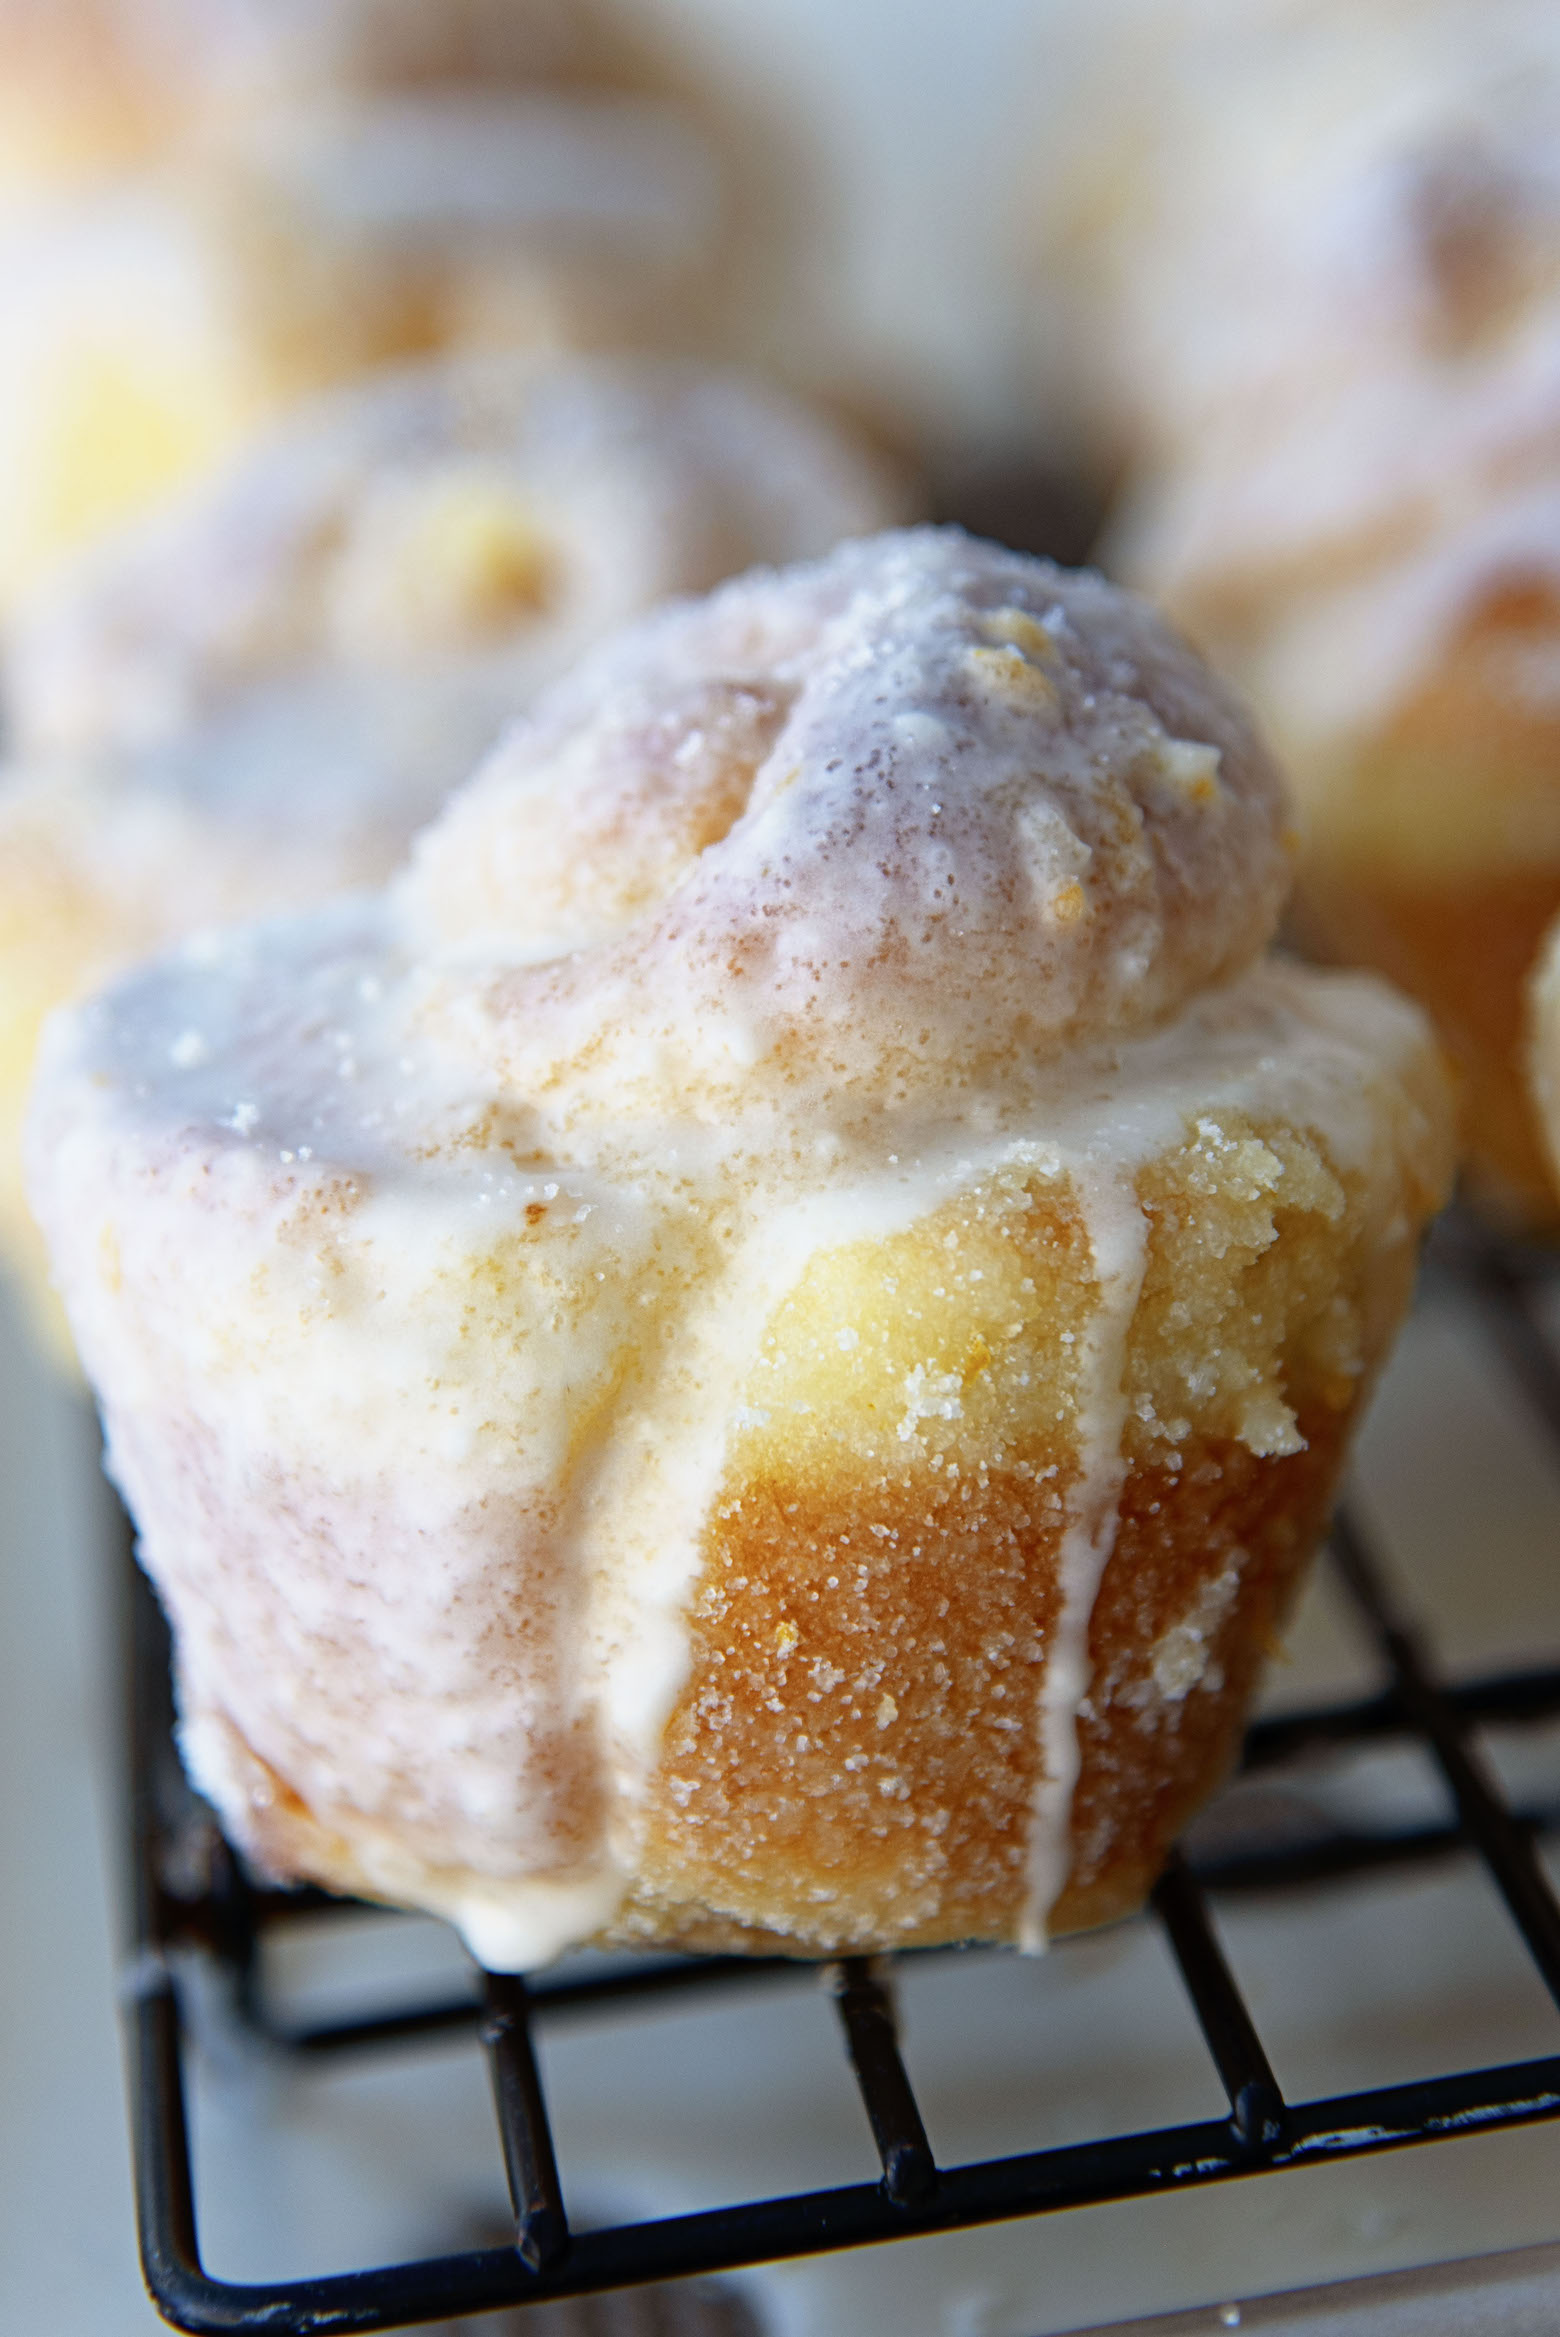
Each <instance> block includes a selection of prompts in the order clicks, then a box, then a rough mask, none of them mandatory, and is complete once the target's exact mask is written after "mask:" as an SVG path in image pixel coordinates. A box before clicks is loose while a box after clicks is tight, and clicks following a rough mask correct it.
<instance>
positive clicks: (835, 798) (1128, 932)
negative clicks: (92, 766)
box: [400, 529, 1287, 1120]
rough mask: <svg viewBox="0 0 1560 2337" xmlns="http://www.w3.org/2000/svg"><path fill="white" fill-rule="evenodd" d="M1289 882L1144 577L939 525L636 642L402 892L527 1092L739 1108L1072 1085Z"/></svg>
mask: <svg viewBox="0 0 1560 2337" xmlns="http://www.w3.org/2000/svg"><path fill="white" fill-rule="evenodd" d="M1286 881H1287V863H1286V850H1285V834H1284V804H1283V795H1282V790H1281V786H1280V783H1279V780H1278V777H1277V774H1276V772H1275V770H1274V768H1273V766H1272V764H1271V762H1270V761H1269V759H1268V758H1267V756H1266V754H1265V753H1264V751H1263V750H1262V748H1261V746H1260V745H1259V743H1258V742H1257V740H1256V738H1255V737H1254V735H1253V732H1252V730H1251V728H1250V725H1249V724H1248V722H1247V720H1246V718H1245V717H1244V715H1243V714H1242V712H1241V711H1240V709H1239V707H1238V706H1237V705H1236V704H1235V703H1234V702H1233V701H1232V699H1231V698H1230V696H1229V695H1228V694H1227V693H1226V691H1225V690H1224V689H1223V688H1222V687H1221V686H1220V685H1219V684H1218V683H1217V682H1216V681H1215V680H1214V679H1213V677H1212V676H1211V675H1210V674H1209V673H1208V671H1207V670H1206V668H1205V667H1204V666H1203V665H1202V664H1201V662H1200V661H1199V660H1198V659H1197V658H1196V657H1195V656H1194V655H1193V654H1192V652H1191V651H1189V650H1188V649H1186V648H1185V647H1184V646H1183V645H1182V644H1181V643H1180V642H1179V641H1178V640H1177V639H1176V637H1175V636H1174V635H1173V634H1172V633H1170V632H1169V631H1168V629H1167V628H1166V627H1165V626H1164V625H1163V624H1162V623H1161V622H1160V621H1159V620H1158V619H1157V618H1156V617H1155V616H1154V615H1153V613H1152V612H1151V611H1150V610H1149V609H1148V608H1147V607H1146V606H1145V605H1144V604H1143V603H1141V602H1139V601H1137V600H1134V599H1132V598H1130V597H1129V596H1128V595H1126V594H1123V593H1121V592H1119V591H1117V590H1115V589H1113V588H1112V587H1110V586H1108V585H1106V584H1104V583H1102V582H1101V581H1100V580H1099V579H1098V578H1096V577H1093V576H1088V575H1082V576H1078V575H1069V574H1064V573H1063V572H1062V571H1060V570H1058V569H1056V568H1054V567H1052V566H1051V565H1050V564H1049V563H1046V562H1043V561H1037V560H1033V559H1030V558H1027V557H1024V556H1022V555H1020V554H1017V553H1011V552H1007V551H1003V550H1000V549H998V548H997V547H996V546H994V545H989V544H982V543H977V542H973V541H971V540H970V539H969V538H967V537H965V536H963V535H962V534H960V533H959V532H958V531H956V530H931V529H924V530H915V531H910V532H906V533H902V534H890V535H886V536H881V537H877V538H874V539H871V540H868V541H865V542H861V543H857V544H849V545H846V546H844V547H842V548H841V549H840V550H838V551H837V552H835V553H834V554H833V555H831V556H830V557H829V558H828V559H826V560H824V561H821V562H819V563H816V564H814V565H810V566H806V567H800V568H795V569H792V570H790V571H788V572H784V573H772V572H765V571H760V572H756V573H754V574H753V575H751V576H747V577H743V578H740V579H739V580H737V581H736V582H735V583H734V584H731V585H728V586H726V587H725V588H724V589H723V590H721V591H720V592H718V593H716V594H715V595H713V596H712V597H711V598H710V599H709V600H708V601H705V602H701V603H699V604H696V605H687V606H678V607H674V608H672V609H670V610H667V611H664V612H661V613H660V614H659V615H657V616H654V617H652V618H650V619H648V620H646V621H645V622H643V623H642V624H640V625H639V626H637V627H635V628H633V629H632V630H630V631H629V632H627V633H625V634H622V635H619V636H618V637H617V639H616V640H615V641H613V642H612V643H610V644H608V645H606V646H604V647H603V649H602V650H601V651H600V652H599V653H598V654H596V655H595V656H593V657H589V658H587V659H586V661H585V662H584V663H583V664H582V665H581V666H580V667H579V668H577V669H576V671H575V672H574V674H572V675H571V676H570V677H569V679H568V680H567V681H565V682H564V683H562V684H561V685H559V687H558V688H557V689H556V690H555V691H554V692H553V693H552V694H551V695H550V696H549V698H547V699H546V700H545V701H543V703H542V704H541V705H540V706H539V707H538V709H537V710H536V713H535V715H534V717H533V719H532V720H530V721H529V722H527V723H525V724H522V725H521V726H520V727H519V728H518V729H517V730H516V731H515V732H514V733H513V734H512V735H511V737H510V738H509V739H508V740H507V741H506V742H505V743H504V744H502V745H501V746H500V747H499V749H498V750H497V751H496V752H495V754H494V755H493V757H492V758H491V759H490V761H489V763H488V765H487V767H486V768H485V770H484V771H483V772H482V773H481V774H480V775H479V776H478V777H477V779H476V780H475V781H473V783H472V784H471V785H470V786H469V787H468V788H467V789H465V790H463V792H462V794H461V795H460V796H459V797H458V798H457V799H456V800H455V801H454V802H453V803H452V804H451V805H450V807H449V809H448V810H447V811H446V813H445V814H444V816H443V817H442V818H441V819H440V820H439V821H438V822H437V823H436V824H435V825H434V826H433V827H432V828H431V829H430V830H428V831H427V832H426V833H425V835H424V837H423V838H422V839H421V841H420V844H419V846H418V848H417V850H416V854H415V858H414V862H413V866H412V869H411V871H410V872H409V874H408V876H407V877H406V878H405V879H404V880H403V882H402V885H401V888H400V905H401V910H402V914H403V915H404V916H405V917H406V918H407V919H408V920H409V923H410V927H411V934H412V938H413V941H414V946H418V947H421V948H422V949H424V950H426V951H429V952H431V953H432V959H433V964H432V967H431V969H430V974H429V983H428V993H427V998H426V1001H425V1006H424V1013H425V1015H426V1016H427V1017H428V1018H429V1020H430V1021H431V1022H432V1023H433V1024H434V1025H435V1026H438V1027H440V1028H442V1029H443V1030H444V1031H445V1032H446V1033H447V1034H453V1035H454V1036H455V1037H456V1038H457V1041H458V1043H459V1045H460V1046H461V1047H462V1048H464V1049H468V1050H471V1051H474V1052H475V1054H476V1055H477V1056H478V1057H479V1058H480V1059H481V1060H482V1061H483V1063H484V1064H485V1066H486V1067H487V1069H488V1071H489V1072H490V1073H491V1074H492V1075H494V1076H496V1078H497V1079H498V1080H499V1082H500V1083H501V1084H503V1085H505V1086H509V1087H511V1088H513V1089H518V1090H520V1091H521V1092H523V1093H525V1094H528V1095H530V1096H532V1097H534V1098H536V1099H537V1100H538V1101H541V1100H542V1099H544V1098H545V1099H546V1103H547V1106H548V1108H549V1109H550V1110H552V1111H554V1112H557V1113H560V1114H561V1116H562V1117H563V1118H564V1119H565V1120H566V1119H568V1118H569V1117H572V1116H573V1115H574V1114H575V1113H577V1112H583V1113H585V1114H587V1115H588V1116H591V1117H596V1116H599V1115H601V1114H609V1115H610V1114H613V1113H621V1114H623V1115H625V1116H626V1117H629V1118H634V1117H638V1116H640V1115H641V1114H648V1115H650V1116H660V1115H661V1114H663V1113H665V1112H667V1111H669V1110H671V1111H674V1112H675V1111H677V1110H679V1109H680V1110H682V1111H683V1112H685V1113H686V1112H692V1114H693V1116H695V1117H720V1116H721V1115H723V1114H724V1113H725V1112H726V1111H728V1110H729V1109H730V1106H731V1103H732V1100H733V1099H734V1098H735V1097H737V1096H740V1097H741V1099H742V1100H743V1102H744V1103H745V1104H748V1103H753V1102H755V1101H763V1102H768V1103H770V1104H772V1105H774V1106H776V1107H778V1108H781V1109H785V1108H787V1106H788V1105H793V1104H795V1103H798V1102H801V1101H803V1100H804V1098H803V1096H800V1095H798V1094H797V1092H796V1091H797V1090H798V1088H800V1089H802V1090H803V1091H804V1094H805V1096H808V1097H810V1096H813V1095H815V1094H816V1093H817V1091H818V1089H819V1087H820V1085H821V1086H822V1087H823V1088H824V1089H825V1090H827V1091H828V1092H829V1093H830V1094H831V1095H832V1096H833V1097H834V1098H835V1099H836V1100H839V1099H841V1098H844V1097H846V1096H849V1095H852V1094H854V1095H857V1096H859V1097H860V1099H861V1100H862V1101H863V1102H864V1103H870V1104H872V1105H878V1104H881V1103H884V1102H889V1103H892V1102H896V1101H900V1100H905V1099H907V1098H909V1097H910V1096H912V1095H924V1094H925V1093H926V1091H927V1090H928V1089H929V1088H936V1089H942V1090H953V1089H957V1088H972V1087H976V1086H978V1087H979V1088H980V1089H981V1090H983V1091H984V1092H987V1093H990V1092H992V1091H993V1090H995V1091H997V1092H1001V1091H1002V1090H1003V1089H1012V1088H1014V1087H1017V1088H1018V1089H1020V1090H1021V1089H1022V1088H1023V1087H1024V1086H1025V1084H1026V1075H1027V1074H1028V1073H1029V1072H1030V1071H1031V1069H1033V1068H1036V1067H1038V1066H1039V1065H1040V1064H1041V1063H1047V1064H1049V1065H1050V1066H1051V1067H1052V1076H1053V1077H1054V1064H1055V1058H1056V1057H1057V1056H1058V1055H1059V1054H1060V1053H1062V1052H1063V1051H1064V1050H1065V1049H1067V1048H1068V1047H1069V1046H1071V1045H1074V1044H1087V1043H1092V1042H1097V1041H1101V1040H1104V1041H1110V1040H1113V1039H1114V1038H1116V1037H1118V1036H1119V1037H1125V1036H1127V1035H1128V1034H1131V1033H1134V1032H1138V1031H1143V1030H1146V1029H1148V1028H1151V1027H1152V1026H1154V1025H1155V1024H1158V1023H1160V1022H1163V1021H1166V1020H1168V1019H1169V1018H1170V1017H1172V1016H1174V1015H1175V1014H1176V1013H1177V1012H1178V1011H1179V1010H1180V1009H1181V1008H1182V1007H1184V1006H1185V1005H1186V1004H1187V1003H1189V1001H1190V1000H1191V999H1192V998H1193V997H1194V996H1195V995H1196V994H1197V993H1198V992H1199V991H1200V990H1202V989H1203V988H1205V987H1206V986H1208V985H1210V984H1212V983H1216V982H1219V981H1222V980H1224V979H1226V978H1228V977H1229V976H1232V975H1233V974H1235V973H1236V972H1238V971H1239V970H1240V969H1241V968H1242V967H1243V966H1245V965H1246V964H1247V963H1248V962H1249V961H1250V960H1252V959H1253V958H1254V957H1255V956H1256V955H1257V953H1258V952H1259V951H1260V950H1261V949H1262V947H1263V945H1264V944H1265V942H1266V941H1267V940H1268V939H1269V937H1270V935H1271V933H1272V930H1273V926H1274V923H1275V920H1276V917H1277V914H1278V909H1279V906H1280V903H1281V901H1282V898H1283V894H1284V891H1285V887H1286ZM495 961H497V962H495Z"/></svg>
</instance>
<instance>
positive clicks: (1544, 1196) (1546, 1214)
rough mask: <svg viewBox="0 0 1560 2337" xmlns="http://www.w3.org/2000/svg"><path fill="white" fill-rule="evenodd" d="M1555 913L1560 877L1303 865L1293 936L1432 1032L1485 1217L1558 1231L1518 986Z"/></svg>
mask: <svg viewBox="0 0 1560 2337" xmlns="http://www.w3.org/2000/svg"><path fill="white" fill-rule="evenodd" d="M1557 913H1560V867H1553V868H1546V867H1540V868H1531V869H1514V870H1511V871H1508V872H1505V873H1500V874H1496V875H1492V876H1490V877H1487V878H1485V879H1483V880H1482V881H1481V880H1479V879H1476V878H1474V877H1472V876H1467V875H1464V876H1458V875H1455V874H1452V875H1448V876H1446V877H1443V878H1437V877H1434V876H1426V877H1423V878H1418V879H1416V878H1414V877H1411V876H1400V875H1396V874H1395V873H1394V872H1392V871H1391V870H1389V869H1386V868H1381V869H1374V870H1369V869H1365V868H1352V867H1351V868H1348V869H1343V868H1337V867H1331V866H1324V865H1321V864H1316V865H1313V867H1312V868H1311V870H1310V871H1309V874H1308V877H1307V881H1306V883H1305V886H1304V888H1303V890H1302V892H1301V894H1300V896H1299V899H1298V902H1297V905H1296V911H1295V927H1296V932H1297V935H1298V936H1299V938H1300V939H1301V940H1302V941H1303V942H1305V944H1306V945H1307V946H1308V947H1309V948H1311V949H1313V950H1314V951H1315V952H1316V954H1317V955H1319V956H1325V957H1328V958H1332V959H1334V960H1337V961H1339V962H1347V963H1351V964H1355V965H1369V966H1373V967H1374V968H1376V970H1377V971H1378V972H1380V973H1383V974H1385V975H1386V976H1387V977H1388V978H1389V979H1390V980H1391V981H1394V982H1397V983H1400V984H1401V985H1402V987H1403V988H1404V989H1405V990H1407V991H1409V992H1410V993H1411V994H1412V995H1413V996H1414V997H1416V998H1417V999H1418V1000H1419V1001H1420V1003H1421V1005H1422V1006H1423V1007H1424V1008H1425V1010H1426V1012H1427V1013H1429V1014H1430V1015H1431V1016H1432V1018H1433V1019H1434V1021H1435V1024H1436V1027H1437V1029H1438V1031H1439V1033H1440V1036H1441V1039H1442V1042H1443V1044H1444V1045H1445V1047H1446V1050H1447V1053H1448V1054H1449V1055H1450V1057H1451V1059H1452V1062H1453V1064H1454V1065H1455V1066H1456V1070H1457V1073H1458V1078H1459V1084H1460V1088H1461V1107H1462V1108H1461V1119H1462V1130H1463V1138H1464V1145H1465V1166H1464V1176H1465V1180H1466V1183H1467V1185H1468V1188H1469V1190H1470V1191H1471V1193H1472V1194H1473V1196H1474V1198H1475V1199H1476V1200H1477V1201H1478V1202H1479V1203H1480V1205H1481V1206H1482V1207H1483V1208H1485V1209H1486V1210H1487V1211H1488V1212H1489V1213H1490V1214H1491V1215H1492V1216H1494V1217H1496V1218H1497V1219H1503V1220H1506V1221H1508V1222H1510V1223H1512V1224H1515V1225H1518V1226H1521V1227H1524V1228H1525V1229H1527V1230H1529V1231H1532V1232H1541V1231H1549V1230H1552V1229H1553V1228H1555V1227H1556V1226H1560V1199H1557V1196H1556V1188H1555V1176H1554V1170H1553V1168H1552V1166H1551V1163H1550V1159H1549V1155H1548V1152H1547V1150H1546V1148H1545V1145H1544V1140H1543V1136H1542V1132H1541V1129H1540V1125H1539V1120H1538V1115H1537V1111H1536V1107H1535V1105H1534V1102H1533V1099H1532V1095H1531V1093H1530V1090H1529V1085H1528V1076H1527V1045H1528V1019H1527V1003H1526V1001H1527V984H1528V980H1529V977H1530V975H1531V973H1532V970H1533V967H1534V964H1535V962H1536V960H1537V957H1538V953H1539V948H1540V944H1541V943H1542V941H1543V938H1544V935H1545V933H1546V932H1547V931H1548V929H1549V927H1550V925H1551V924H1552V923H1553V921H1554V919H1555V916H1556V914H1557Z"/></svg>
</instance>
